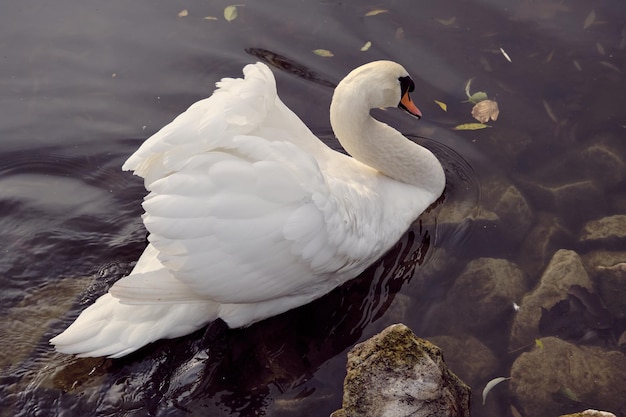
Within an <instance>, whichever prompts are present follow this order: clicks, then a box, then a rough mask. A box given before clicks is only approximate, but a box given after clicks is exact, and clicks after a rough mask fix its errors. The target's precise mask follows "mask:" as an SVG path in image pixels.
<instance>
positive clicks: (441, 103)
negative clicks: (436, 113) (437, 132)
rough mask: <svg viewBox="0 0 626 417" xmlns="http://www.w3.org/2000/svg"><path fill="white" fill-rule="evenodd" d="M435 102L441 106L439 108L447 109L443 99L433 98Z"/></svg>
mask: <svg viewBox="0 0 626 417" xmlns="http://www.w3.org/2000/svg"><path fill="white" fill-rule="evenodd" d="M435 103H437V105H438V106H439V107H441V110H443V111H448V105H447V104H446V103H444V102H443V101H439V100H435Z"/></svg>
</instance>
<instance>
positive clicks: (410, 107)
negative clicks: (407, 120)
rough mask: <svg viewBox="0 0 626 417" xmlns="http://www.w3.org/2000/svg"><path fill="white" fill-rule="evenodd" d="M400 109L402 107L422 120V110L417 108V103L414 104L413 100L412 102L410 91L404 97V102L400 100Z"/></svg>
mask: <svg viewBox="0 0 626 417" xmlns="http://www.w3.org/2000/svg"><path fill="white" fill-rule="evenodd" d="M398 107H400V108H401V109H402V110H404V111H406V112H407V113H409V114H411V115H413V116H415V117H417V118H418V119H421V118H422V112H421V111H420V109H418V108H417V106H416V105H415V103H413V100H411V97H410V96H409V92H408V91H407V92H406V93H404V95H403V96H402V100H400V105H399V106H398Z"/></svg>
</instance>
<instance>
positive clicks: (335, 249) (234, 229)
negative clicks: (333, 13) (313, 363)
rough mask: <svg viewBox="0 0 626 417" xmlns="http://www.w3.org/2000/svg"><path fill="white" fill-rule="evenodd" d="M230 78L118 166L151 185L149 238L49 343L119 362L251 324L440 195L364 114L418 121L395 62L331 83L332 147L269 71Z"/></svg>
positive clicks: (437, 183)
mask: <svg viewBox="0 0 626 417" xmlns="http://www.w3.org/2000/svg"><path fill="white" fill-rule="evenodd" d="M243 72H244V75H245V78H244V79H230V78H225V79H223V80H221V81H220V82H218V83H217V87H218V88H217V90H216V91H215V92H214V93H213V95H212V96H211V97H209V98H207V99H204V100H201V101H199V102H197V103H195V104H193V105H192V106H191V107H190V108H189V109H188V110H187V111H186V112H184V113H183V114H181V115H180V116H178V117H177V118H176V119H175V120H174V121H173V122H171V123H170V124H169V125H167V126H165V127H164V128H163V129H161V130H160V131H159V132H157V133H156V134H155V135H153V136H152V137H151V138H149V139H148V140H146V142H145V143H144V144H143V145H142V146H141V147H140V148H139V149H138V150H137V151H136V152H135V153H134V154H133V155H132V156H131V157H130V158H129V159H128V160H127V161H126V163H125V164H124V166H123V169H124V170H133V171H134V172H135V174H136V175H139V176H141V177H143V178H144V179H145V186H146V189H147V190H148V191H149V192H150V193H149V194H148V196H147V197H146V199H145V201H144V203H143V207H144V209H145V214H144V216H143V221H144V223H145V226H146V228H147V229H148V231H149V232H150V236H149V241H150V244H149V245H148V246H147V247H146V249H145V251H144V253H143V254H142V255H141V257H140V258H139V261H138V262H137V265H136V266H135V268H134V269H133V271H132V272H131V273H130V275H128V276H127V277H124V278H122V279H120V280H119V281H118V282H117V283H115V285H113V287H112V288H111V289H110V291H109V293H107V294H105V295H103V296H102V297H100V298H99V299H98V300H97V301H96V302H95V304H93V305H92V306H90V307H88V308H87V309H86V310H84V311H83V312H82V313H81V314H80V316H79V317H78V318H77V319H76V321H75V322H74V323H73V324H72V325H71V326H70V327H69V328H68V329H67V330H65V331H64V332H63V333H61V334H60V335H58V336H56V337H55V338H53V339H52V340H51V343H52V344H54V345H55V347H56V349H57V350H58V351H60V352H64V353H73V354H77V355H78V356H109V357H120V356H123V355H126V354H128V353H130V352H133V351H135V350H137V349H139V348H140V347H142V346H144V345H146V344H148V343H150V342H153V341H155V340H157V339H161V338H174V337H178V336H182V335H185V334H188V333H191V332H193V331H195V330H197V329H199V328H201V327H202V326H204V325H206V324H207V323H208V322H210V321H212V320H215V319H217V318H221V319H223V320H224V321H225V322H226V323H227V324H228V325H229V326H230V327H231V328H232V327H241V326H247V325H249V324H252V323H254V322H257V321H259V320H263V319H265V318H267V317H270V316H273V315H276V314H280V313H282V312H284V311H287V310H289V309H292V308H294V307H298V306H301V305H303V304H306V303H309V302H310V301H312V300H314V299H316V298H318V297H320V296H322V295H324V294H326V293H328V292H329V291H330V290H332V289H333V288H335V287H337V286H338V285H340V284H342V283H344V282H346V281H347V280H349V279H351V278H354V277H356V276H357V275H358V274H360V273H361V272H362V271H363V270H364V269H365V268H367V267H368V266H369V265H371V264H372V263H373V262H374V261H376V260H377V259H378V258H379V257H381V256H382V255H383V254H384V253H385V252H386V251H387V250H388V249H389V248H390V247H391V246H392V245H393V244H394V243H395V242H396V241H397V240H398V239H399V238H400V237H401V235H402V234H403V233H404V232H405V231H406V230H407V229H408V227H409V226H410V224H411V223H412V222H413V221H414V220H415V219H416V218H417V217H418V216H419V215H420V214H421V213H422V212H423V211H424V210H425V209H426V208H427V207H428V206H429V205H430V204H431V203H433V202H434V201H435V200H436V199H437V198H438V197H439V196H440V195H441V193H442V192H443V189H444V186H445V176H444V171H443V169H442V167H441V164H440V163H439V161H438V160H437V158H435V156H434V155H433V154H432V153H431V152H430V151H428V150H427V149H425V148H423V147H421V146H419V145H417V144H415V143H414V142H411V141H410V140H408V139H407V138H405V137H404V136H402V135H401V134H400V133H399V132H398V131H396V130H395V129H393V128H391V127H389V126H388V125H386V124H384V123H381V122H379V121H377V120H375V119H373V118H372V117H371V116H370V109H371V108H377V107H390V106H394V107H395V106H399V107H401V108H403V109H405V110H406V111H408V112H409V113H411V114H413V115H415V116H417V117H420V116H421V114H420V111H419V110H418V109H417V107H415V105H414V104H413V102H412V101H411V99H410V97H409V92H410V91H413V81H412V80H411V79H410V78H409V75H408V73H407V72H406V70H405V69H404V68H403V67H402V66H400V65H399V64H396V63H394V62H390V61H377V62H372V63H369V64H366V65H363V66H361V67H359V68H357V69H355V70H354V71H352V72H351V73H350V74H348V75H347V76H346V77H345V78H344V79H343V80H342V81H341V82H340V83H339V85H338V86H337V88H336V90H335V93H334V95H333V99H332V104H331V106H330V121H331V124H332V127H333V129H334V131H335V134H336V136H337V138H338V139H339V141H340V142H341V144H342V145H343V147H344V148H345V149H346V151H347V152H348V153H350V154H351V155H352V156H353V158H351V157H349V156H346V155H343V154H341V153H338V152H336V151H333V150H331V149H330V148H329V147H328V146H326V145H325V144H323V143H322V142H321V141H320V140H319V139H318V138H316V137H315V136H314V135H313V133H311V131H310V130H309V129H308V128H307V127H306V125H305V124H304V123H303V122H302V121H301V120H300V119H299V118H298V117H297V116H296V115H295V114H294V113H293V112H292V111H291V110H289V109H288V108H287V107H286V106H285V105H284V104H283V103H282V102H281V100H280V99H279V98H278V95H277V93H276V83H275V80H274V76H273V74H272V72H271V71H270V70H269V68H268V67H267V66H266V65H264V64H262V63H257V64H254V65H248V66H246V67H245V68H244V70H243Z"/></svg>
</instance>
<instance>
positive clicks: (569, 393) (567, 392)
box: [557, 385, 580, 402]
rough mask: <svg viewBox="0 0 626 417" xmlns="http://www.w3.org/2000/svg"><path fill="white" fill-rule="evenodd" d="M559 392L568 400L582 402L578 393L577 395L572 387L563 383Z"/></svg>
mask: <svg viewBox="0 0 626 417" xmlns="http://www.w3.org/2000/svg"><path fill="white" fill-rule="evenodd" d="M557 394H560V395H562V396H563V397H565V398H567V399H568V400H571V401H574V402H580V398H578V395H576V393H575V392H574V391H573V390H572V389H571V388H568V387H565V386H563V385H561V387H560V388H559V391H558V392H557Z"/></svg>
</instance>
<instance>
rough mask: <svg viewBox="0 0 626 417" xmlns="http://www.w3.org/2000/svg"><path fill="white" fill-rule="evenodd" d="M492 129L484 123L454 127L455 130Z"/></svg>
mask: <svg viewBox="0 0 626 417" xmlns="http://www.w3.org/2000/svg"><path fill="white" fill-rule="evenodd" d="M487 127H491V126H489V125H485V124H482V123H464V124H462V125H458V126H454V128H453V129H454V130H479V129H485V128H487Z"/></svg>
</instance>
